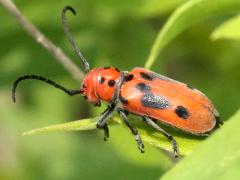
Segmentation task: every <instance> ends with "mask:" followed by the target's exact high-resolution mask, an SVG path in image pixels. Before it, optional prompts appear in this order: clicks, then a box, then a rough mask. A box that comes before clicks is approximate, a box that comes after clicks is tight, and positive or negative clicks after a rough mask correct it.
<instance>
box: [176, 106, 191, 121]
mask: <svg viewBox="0 0 240 180" xmlns="http://www.w3.org/2000/svg"><path fill="white" fill-rule="evenodd" d="M175 113H176V114H177V115H178V117H180V118H183V119H187V118H188V117H189V112H188V110H187V109H186V108H185V107H183V106H178V107H177V108H176V109H175Z"/></svg>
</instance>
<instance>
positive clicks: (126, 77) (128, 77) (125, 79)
mask: <svg viewBox="0 0 240 180" xmlns="http://www.w3.org/2000/svg"><path fill="white" fill-rule="evenodd" d="M133 78H134V76H133V74H128V75H126V76H125V77H124V81H126V82H127V81H131V80H132V79H133Z"/></svg>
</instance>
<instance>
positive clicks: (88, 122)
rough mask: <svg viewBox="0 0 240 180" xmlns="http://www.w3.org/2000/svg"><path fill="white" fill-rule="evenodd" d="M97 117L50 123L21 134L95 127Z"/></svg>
mask: <svg viewBox="0 0 240 180" xmlns="http://www.w3.org/2000/svg"><path fill="white" fill-rule="evenodd" d="M96 122H97V119H96V118H94V119H82V120H77V121H71V122H67V123H63V124H56V125H50V126H47V127H43V128H37V129H33V130H30V131H26V132H23V133H22V135H23V136H27V135H34V134H38V133H44V132H51V131H84V130H93V129H96Z"/></svg>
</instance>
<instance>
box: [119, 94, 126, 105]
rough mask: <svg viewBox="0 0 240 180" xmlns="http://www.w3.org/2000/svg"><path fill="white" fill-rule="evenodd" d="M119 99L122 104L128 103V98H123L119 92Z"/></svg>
mask: <svg viewBox="0 0 240 180" xmlns="http://www.w3.org/2000/svg"><path fill="white" fill-rule="evenodd" d="M119 100H120V101H121V103H123V104H128V100H127V99H125V98H124V97H122V96H121V94H120V95H119Z"/></svg>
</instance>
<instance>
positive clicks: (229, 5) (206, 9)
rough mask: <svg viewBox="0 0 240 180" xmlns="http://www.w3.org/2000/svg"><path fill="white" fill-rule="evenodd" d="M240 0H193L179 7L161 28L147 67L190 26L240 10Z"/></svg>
mask: <svg viewBox="0 0 240 180" xmlns="http://www.w3.org/2000/svg"><path fill="white" fill-rule="evenodd" d="M239 8H240V1H239V0H211V1H209V0H192V1H188V2H186V3H184V4H183V5H182V6H180V7H179V8H177V9H176V10H175V11H174V12H173V14H172V15H171V16H170V18H169V19H168V21H167V22H166V24H165V25H164V26H163V28H162V29H161V30H160V32H159V34H158V36H157V38H156V40H155V42H154V44H153V47H152V49H151V52H150V55H149V57H148V59H147V61H146V64H145V67H146V68H148V69H149V68H151V66H152V65H153V63H154V62H155V61H156V59H157V57H158V56H159V54H160V53H161V51H162V50H163V48H164V47H165V46H166V45H167V44H168V43H170V42H171V41H172V40H173V39H174V38H175V37H176V36H177V35H178V34H180V33H181V32H183V31H184V30H185V29H187V28H188V27H189V26H191V25H193V24H195V23H197V22H199V21H201V20H204V19H206V18H209V17H213V16H219V15H223V14H226V13H230V12H239Z"/></svg>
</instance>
